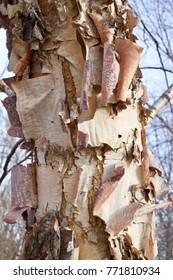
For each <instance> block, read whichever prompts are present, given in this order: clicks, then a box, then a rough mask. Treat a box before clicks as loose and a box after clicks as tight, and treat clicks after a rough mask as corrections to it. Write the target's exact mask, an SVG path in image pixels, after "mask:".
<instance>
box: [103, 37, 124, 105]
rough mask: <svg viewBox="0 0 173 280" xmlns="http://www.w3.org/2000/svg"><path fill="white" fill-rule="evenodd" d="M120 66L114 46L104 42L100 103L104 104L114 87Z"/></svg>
mask: <svg viewBox="0 0 173 280" xmlns="http://www.w3.org/2000/svg"><path fill="white" fill-rule="evenodd" d="M119 72H120V66H119V63H118V61H117V59H116V52H115V46H114V45H113V44H110V43H108V42H107V43H105V44H104V58H103V71H102V105H103V106H106V105H107V103H108V102H109V98H110V96H111V95H112V94H113V91H114V89H115V88H116V85H117V82H118V77H119Z"/></svg>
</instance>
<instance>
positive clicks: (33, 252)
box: [1, 0, 172, 259]
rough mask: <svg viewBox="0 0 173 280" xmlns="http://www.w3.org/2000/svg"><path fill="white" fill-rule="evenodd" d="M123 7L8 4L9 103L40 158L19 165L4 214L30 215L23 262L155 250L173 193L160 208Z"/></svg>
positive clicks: (130, 22) (161, 190) (161, 189)
mask: <svg viewBox="0 0 173 280" xmlns="http://www.w3.org/2000/svg"><path fill="white" fill-rule="evenodd" d="M124 2H125V1H101V0H100V1H73V2H72V1H61V2H58V3H57V1H52V2H51V3H49V2H47V1H44V2H42V1H35V2H34V3H32V4H30V2H28V1H22V2H20V1H19V2H17V3H16V2H15V3H11V4H10V5H7V4H6V2H5V3H2V6H1V13H2V10H3V13H2V16H1V21H2V23H3V26H4V27H6V28H7V29H8V37H7V38H8V49H9V53H10V62H9V70H11V71H13V72H14V73H15V77H14V78H12V79H10V80H9V79H8V80H7V79H6V80H5V82H6V84H7V85H9V87H10V88H11V89H12V93H11V94H10V95H9V96H8V97H7V99H6V100H5V101H4V105H5V106H6V108H7V110H8V114H9V117H10V122H11V126H12V127H11V130H10V133H11V134H13V136H17V137H21V138H23V137H25V143H24V147H25V148H26V149H28V150H31V151H32V155H33V162H32V163H31V164H28V165H27V166H22V165H17V166H14V168H13V169H12V210H11V211H10V213H9V214H8V215H7V216H6V218H5V220H6V221H7V222H11V223H13V222H15V221H16V219H17V217H18V216H19V215H20V214H21V213H23V214H25V218H26V225H27V235H26V237H25V246H24V250H23V258H25V259H47V258H49V259H57V258H60V259H106V258H108V259H110V258H114V259H144V258H147V259H151V258H153V257H154V256H155V250H156V247H155V238H156V237H155V219H154V210H155V209H157V208H160V207H161V206H162V205H167V204H170V203H172V199H171V198H168V199H167V200H166V201H165V202H163V203H161V204H160V205H157V204H155V199H156V198H157V199H160V198H162V197H163V196H164V195H165V194H166V193H167V191H168V188H167V186H166V184H165V182H164V181H163V179H162V172H161V170H160V168H159V166H158V165H157V164H156V162H155V160H154V159H153V156H152V155H151V153H150V152H149V151H148V148H147V145H146V136H145V126H146V124H147V122H148V120H149V116H150V111H149V110H148V109H146V108H145V107H144V104H145V102H146V100H147V96H146V90H145V87H144V86H143V85H142V83H141V73H140V71H139V69H137V67H138V63H139V59H140V53H141V51H142V48H141V47H139V46H138V45H137V44H136V43H135V41H136V38H135V36H134V35H133V34H132V29H133V27H134V26H135V24H136V22H137V18H136V17H135V16H134V15H133V13H132V11H131V10H127V9H126V8H127V5H126V3H124ZM2 8H3V9H2ZM16 95H17V103H16ZM15 104H16V105H15ZM16 106H17V111H16ZM18 114H19V115H18ZM19 116H20V119H19ZM36 209H37V211H36ZM136 231H138V233H139V234H138V236H136Z"/></svg>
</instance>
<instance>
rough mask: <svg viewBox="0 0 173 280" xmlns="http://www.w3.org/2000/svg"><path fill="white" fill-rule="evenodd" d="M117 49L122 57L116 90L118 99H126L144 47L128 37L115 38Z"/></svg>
mask: <svg viewBox="0 0 173 280" xmlns="http://www.w3.org/2000/svg"><path fill="white" fill-rule="evenodd" d="M114 43H115V50H116V51H117V53H118V54H119V57H120V62H119V63H120V74H119V80H118V85H117V90H116V101H117V102H118V101H124V102H125V101H126V98H127V91H128V88H129V86H130V84H131V82H132V78H133V76H134V74H135V71H136V69H137V67H138V65H139V59H140V54H141V52H142V50H143V48H142V47H140V46H138V45H137V44H135V43H133V42H131V41H130V40H128V39H127V40H126V39H115V42H114Z"/></svg>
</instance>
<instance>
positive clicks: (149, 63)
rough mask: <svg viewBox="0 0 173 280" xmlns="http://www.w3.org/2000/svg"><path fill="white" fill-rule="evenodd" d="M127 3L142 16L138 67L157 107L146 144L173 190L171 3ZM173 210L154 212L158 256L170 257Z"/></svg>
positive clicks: (151, 103)
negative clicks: (155, 214) (165, 95)
mask: <svg viewBox="0 0 173 280" xmlns="http://www.w3.org/2000/svg"><path fill="white" fill-rule="evenodd" d="M129 4H130V7H132V8H133V9H134V10H135V11H136V13H137V14H138V15H140V18H141V19H142V20H141V23H140V24H139V25H138V27H137V28H136V32H137V34H138V38H139V39H140V44H142V46H143V47H144V51H143V55H142V58H141V64H140V69H141V71H142V73H143V80H144V82H145V83H146V84H147V87H148V92H149V96H150V99H149V104H148V106H149V107H150V108H151V106H152V107H156V110H154V112H153V114H154V115H153V116H155V117H154V119H153V121H152V122H151V124H150V125H149V127H148V130H147V135H148V137H147V138H148V143H149V145H150V147H151V150H152V152H153V153H154V155H155V156H156V158H157V159H158V161H159V164H160V165H161V167H162V170H163V172H164V176H165V178H166V180H167V182H168V184H169V186H170V187H171V189H172V188H173V173H172V170H173V166H172V164H173V161H172V157H173V154H172V153H173V149H172V147H173V119H172V113H173V107H172V106H173V105H172V96H173V85H172V79H173V63H172V61H173V48H172V46H173V44H172V38H173V17H172V5H173V3H172V1H169V0H168V1H164V2H162V1H158V0H157V1H154V0H152V1H140V2H139V1H129ZM147 57H149V58H147ZM161 81H162V82H161ZM164 93H167V94H168V95H169V96H167V98H165V99H164V98H161V97H162V96H163V95H164ZM158 100H159V102H158ZM172 210H173V209H172V205H170V206H169V207H165V208H164V209H162V210H160V211H158V212H157V213H158V215H157V224H158V248H159V250H158V259H173V249H172V248H173V246H172V245H173V234H172V232H173V231H172V227H173V215H172ZM168 244H169V245H168ZM171 244H172V245H171Z"/></svg>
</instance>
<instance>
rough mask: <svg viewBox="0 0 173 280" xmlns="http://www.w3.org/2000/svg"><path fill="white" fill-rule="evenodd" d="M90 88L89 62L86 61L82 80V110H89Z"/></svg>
mask: <svg viewBox="0 0 173 280" xmlns="http://www.w3.org/2000/svg"><path fill="white" fill-rule="evenodd" d="M88 86H89V61H88V60H86V62H85V65H84V71H83V78H82V92H81V102H80V109H81V110H88V101H87V87H88Z"/></svg>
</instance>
